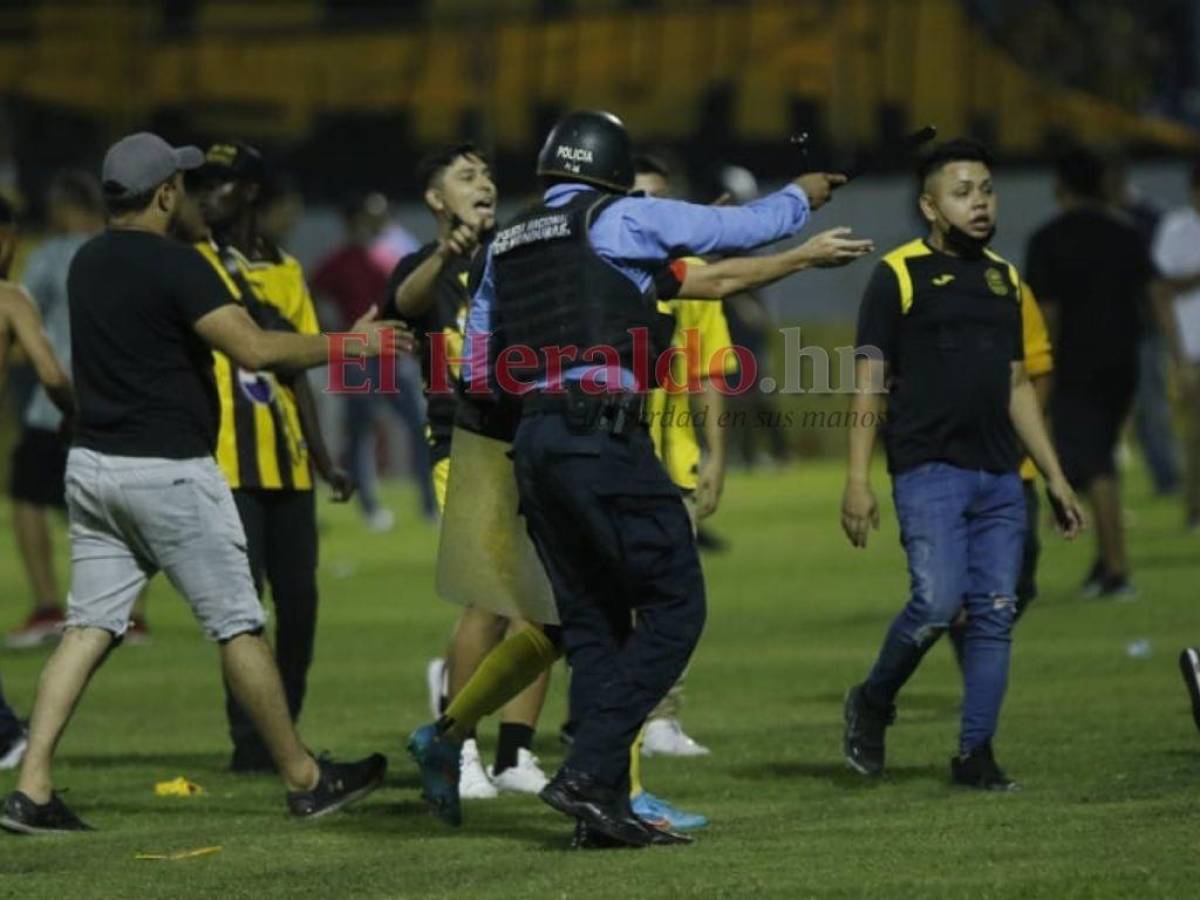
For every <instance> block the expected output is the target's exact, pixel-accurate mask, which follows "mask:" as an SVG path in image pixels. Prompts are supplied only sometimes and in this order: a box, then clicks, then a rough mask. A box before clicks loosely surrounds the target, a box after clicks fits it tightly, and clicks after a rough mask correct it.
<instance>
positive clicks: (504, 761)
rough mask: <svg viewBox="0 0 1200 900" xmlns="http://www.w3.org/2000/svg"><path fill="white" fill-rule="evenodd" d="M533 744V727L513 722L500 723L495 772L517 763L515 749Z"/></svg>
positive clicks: (529, 746)
mask: <svg viewBox="0 0 1200 900" xmlns="http://www.w3.org/2000/svg"><path fill="white" fill-rule="evenodd" d="M532 746H533V729H532V728H530V727H529V726H528V725H518V724H517V723H515V722H501V723H500V745H499V746H498V747H497V748H496V772H497V773H499V772H503V771H504V770H505V769H511V768H512V767H513V766H515V765H516V764H517V751H518V750H520V749H522V748H524V749H525V750H528V749H529V748H531V747H532Z"/></svg>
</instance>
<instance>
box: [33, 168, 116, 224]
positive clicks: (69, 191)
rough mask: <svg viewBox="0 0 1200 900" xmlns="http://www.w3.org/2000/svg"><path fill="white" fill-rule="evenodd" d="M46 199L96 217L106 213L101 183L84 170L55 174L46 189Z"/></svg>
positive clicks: (64, 171) (70, 170)
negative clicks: (93, 214)
mask: <svg viewBox="0 0 1200 900" xmlns="http://www.w3.org/2000/svg"><path fill="white" fill-rule="evenodd" d="M46 197H47V199H48V201H49V202H50V203H55V202H61V203H65V204H67V205H68V206H70V207H71V208H72V209H80V210H84V211H85V212H89V213H95V214H96V215H102V214H103V213H104V194H103V193H102V192H101V190H100V182H99V181H97V180H96V176H94V175H92V174H91V173H90V172H85V171H83V170H82V169H63V170H62V171H60V172H57V173H55V175H54V177H53V178H51V179H50V185H49V187H47V188H46Z"/></svg>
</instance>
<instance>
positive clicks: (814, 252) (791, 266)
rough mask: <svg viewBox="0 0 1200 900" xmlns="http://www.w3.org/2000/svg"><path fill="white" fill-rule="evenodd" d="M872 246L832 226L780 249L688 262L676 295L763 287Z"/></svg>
mask: <svg viewBox="0 0 1200 900" xmlns="http://www.w3.org/2000/svg"><path fill="white" fill-rule="evenodd" d="M874 249H875V244H874V243H873V242H872V241H870V240H867V239H861V240H860V239H856V238H854V237H852V236H851V231H850V229H849V228H832V229H830V230H829V231H823V232H821V233H820V234H818V235H814V236H813V237H811V238H809V239H808V240H807V241H805V242H804V243H803V244H800V245H799V246H797V247H793V248H792V249H791V250H785V251H784V252H782V253H773V254H770V255H769V256H739V257H732V258H730V259H722V260H718V261H717V262H714V263H712V264H711V265H707V266H688V270H687V275H686V276H685V278H684V281H683V286H682V287H681V288H680V290H679V296H680V297H688V298H696V299H709V298H711V299H717V300H719V299H721V298H723V297H728V296H730V295H731V294H738V293H741V292H742V291H749V290H754V289H755V288H760V287H764V286H765V285H768V284H772V283H774V282H776V281H778V280H779V279H781V278H785V277H787V276H788V275H792V274H794V273H796V272H802V271H804V270H805V269H812V268H829V267H832V266H844V265H846V264H847V263H850V262H853V261H854V260H856V259H858V258H859V257H861V256H864V255H866V254H868V253H870V252H872V251H873V250H874Z"/></svg>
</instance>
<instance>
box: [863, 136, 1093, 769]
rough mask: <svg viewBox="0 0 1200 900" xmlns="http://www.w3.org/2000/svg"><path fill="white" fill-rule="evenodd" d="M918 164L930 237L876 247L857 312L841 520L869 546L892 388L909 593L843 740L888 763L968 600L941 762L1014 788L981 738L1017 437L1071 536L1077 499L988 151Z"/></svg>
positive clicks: (1017, 511) (992, 720) (1018, 509)
mask: <svg viewBox="0 0 1200 900" xmlns="http://www.w3.org/2000/svg"><path fill="white" fill-rule="evenodd" d="M918 175H919V181H920V190H921V196H920V205H921V213H922V215H923V216H924V217H925V219H926V221H928V222H929V225H930V233H929V237H928V238H927V239H924V240H916V241H912V242H911V243H908V244H905V245H903V246H901V247H899V248H897V249H896V250H893V251H892V252H891V253H888V254H886V255H885V256H884V258H883V261H882V262H881V263H880V265H879V266H878V268H877V269H876V270H875V274H874V276H873V277H872V279H871V282H870V284H869V286H868V287H867V292H866V295H865V296H864V297H863V302H862V306H861V308H860V310H859V322H858V345H859V350H860V354H861V355H860V358H859V360H858V362H857V364H856V371H855V377H856V386H857V390H858V393H856V394H855V397H854V411H853V414H852V426H851V429H852V430H851V432H850V465H849V472H848V477H847V481H846V491H845V496H844V498H843V501H842V527H843V528H844V529H845V531H846V535H847V537H849V538H850V541H851V543H852V544H853V545H854V546H856V547H865V546H866V543H867V535H868V533H869V530H870V528H871V527H872V526H873V527H876V528H877V527H878V525H879V510H878V506H877V504H876V501H875V495H874V493H873V492H872V490H871V487H870V482H869V472H870V464H871V452H872V449H873V447H874V443H875V434H876V431H877V429H879V424H878V423H879V421H880V417H881V414H882V413H883V409H882V403H881V402H880V401H881V400H882V396H883V394H884V393H886V394H887V410H886V424H885V425H884V426H882V431H883V435H884V443H885V445H886V447H887V458H888V470H889V471H890V472H891V475H892V487H893V494H894V498H895V504H896V515H897V518H898V519H899V521H900V539H901V543H902V544H903V545H904V549H905V552H906V554H907V556H908V568H909V574H910V579H911V588H910V597H909V601H908V603H907V605H906V606H905V607H904V609H903V610H902V611H901V612H900V614H899V615H898V616H897V617H896V619H895V620H894V621H893V623H892V626H891V628H890V630H889V631H888V633H887V637H886V639H885V640H884V643H883V646H882V648H881V649H880V652H879V656H878V658H877V659H876V661H875V665H874V667H873V668H872V669H871V671H870V673H869V674H868V675H867V678H866V680H865V681H863V682H862V683H861V684H859V685H856V686H855V687H853V688H851V690H850V692H849V694H848V695H847V698H846V706H845V717H846V730H845V738H844V753H845V756H846V760H847V761H848V762H849V763H850V765H851V766H853V767H854V768H855V769H857V770H858V771H860V772H862V773H864V774H871V775H877V774H880V773H881V772H882V771H883V766H884V734H885V731H886V729H887V726H888V725H890V724H891V723H892V721H893V719H894V717H895V699H896V695H897V694H898V693H899V691H900V689H901V688H902V687H903V686H904V684H905V683H906V682H907V681H908V679H909V677H910V676H911V675H912V674H913V672H914V671H916V668H917V666H918V665H919V664H920V662H921V659H922V658H923V657H924V655H925V653H926V651H928V649H929V648H930V647H931V646H933V644H934V642H935V641H936V640H937V638H938V637H939V636H940V635H941V634H942V632H944V631H945V630H946V629H947V628H948V627H949V626H950V624H951V623H952V622H954V621H955V620H956V619H957V618H958V617H959V616H960V615H962V614H964V613H965V617H966V625H965V628H964V631H963V640H962V645H963V650H962V658H963V664H962V668H963V685H964V691H963V706H962V726H961V730H960V733H959V747H958V753H957V754H956V755H955V756H954V758H953V759H952V760H951V775H952V778H953V780H954V781H955V782H956V783H958V784H963V785H967V786H970V787H977V788H984V789H989V790H1011V789H1013V787H1014V786H1015V785H1014V783H1013V782H1012V781H1011V780H1010V779H1009V778H1008V777H1007V776H1006V775H1005V774H1004V772H1003V771H1002V770H1001V769H1000V767H999V766H998V765H997V764H996V761H995V757H994V756H993V753H992V744H991V741H992V736H993V735H994V734H995V731H996V725H997V722H998V720H999V716H1000V706H1001V702H1002V700H1003V698H1004V690H1005V685H1006V683H1007V679H1008V660H1009V647H1010V642H1011V631H1012V624H1013V620H1014V617H1015V613H1016V604H1015V592H1016V577H1017V572H1018V570H1019V568H1020V565H1019V563H1020V558H1021V552H1022V548H1023V543H1024V538H1025V499H1024V493H1023V491H1022V488H1021V479H1020V476H1019V475H1018V474H1017V466H1018V464H1019V462H1020V444H1021V443H1024V445H1025V447H1026V448H1027V449H1028V451H1029V453H1030V455H1032V457H1033V459H1034V461H1035V462H1036V463H1037V466H1038V468H1039V469H1040V470H1041V471H1042V474H1043V475H1044V476H1045V477H1046V481H1047V485H1048V490H1049V491H1050V494H1051V496H1052V498H1054V500H1055V502H1056V503H1058V504H1059V505H1060V506H1061V507H1062V508H1063V510H1064V513H1063V514H1064V517H1065V519H1066V530H1067V533H1068V535H1070V536H1073V535H1074V533H1075V531H1076V530H1077V529H1078V527H1079V521H1080V520H1079V511H1078V506H1077V503H1076V501H1075V498H1074V495H1073V494H1072V492H1071V488H1070V487H1069V486H1068V484H1067V481H1066V478H1065V477H1064V476H1063V474H1062V471H1061V470H1060V468H1059V464H1058V460H1057V458H1056V457H1055V454H1054V449H1053V448H1052V446H1051V444H1050V440H1049V437H1048V436H1047V434H1046V430H1045V427H1044V425H1043V423H1042V418H1041V412H1040V410H1039V408H1038V403H1037V398H1036V396H1035V394H1034V390H1033V386H1032V384H1031V383H1030V381H1029V377H1028V374H1027V373H1026V370H1025V365H1024V351H1023V337H1022V323H1021V305H1020V303H1021V301H1020V297H1021V285H1020V280H1019V278H1018V277H1017V274H1016V270H1015V269H1014V268H1013V267H1012V266H1011V265H1009V264H1008V263H1007V262H1005V261H1004V260H1003V259H1001V258H1000V257H999V256H997V255H996V254H995V253H993V252H992V251H991V250H989V249H988V247H987V245H988V242H989V241H990V240H991V237H992V234H993V232H994V230H995V218H996V196H995V192H994V189H993V186H992V176H991V171H990V160H989V157H988V154H987V152H986V151H985V150H984V148H983V147H981V146H980V145H978V144H975V143H974V142H971V141H950V142H949V143H947V144H944V145H942V146H941V147H940V148H938V149H935V150H934V151H933V152H932V153H931V154H930V155H929V156H928V157H927V158H926V160H925V161H924V162H923V163H922V165H921V168H920V171H919V173H918ZM885 384H886V388H885V387H884V385H885Z"/></svg>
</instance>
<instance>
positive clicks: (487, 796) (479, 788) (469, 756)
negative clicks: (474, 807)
mask: <svg viewBox="0 0 1200 900" xmlns="http://www.w3.org/2000/svg"><path fill="white" fill-rule="evenodd" d="M458 796H460V797H462V798H463V799H464V800H491V799H493V798H495V797H499V796H500V792H499V791H498V790H496V786H495V785H494V784H492V781H491V779H490V778H488V775H487V772H486V771H485V770H484V768H483V762H482V761H481V760H480V759H479V745H478V744H476V743H475V741H473V740H466V741H463V745H462V767H461V768H460V769H459V776H458Z"/></svg>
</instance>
